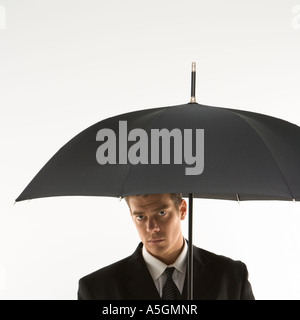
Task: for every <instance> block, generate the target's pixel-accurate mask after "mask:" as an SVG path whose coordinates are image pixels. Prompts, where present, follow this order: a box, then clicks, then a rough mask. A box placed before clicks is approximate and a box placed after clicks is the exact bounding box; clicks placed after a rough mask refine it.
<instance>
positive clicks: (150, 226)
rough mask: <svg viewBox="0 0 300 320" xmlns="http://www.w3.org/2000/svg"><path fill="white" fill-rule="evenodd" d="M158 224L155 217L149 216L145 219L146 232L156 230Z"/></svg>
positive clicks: (157, 229)
mask: <svg viewBox="0 0 300 320" xmlns="http://www.w3.org/2000/svg"><path fill="white" fill-rule="evenodd" d="M158 231H159V225H158V224H157V221H156V220H155V219H152V218H149V219H148V221H147V232H158Z"/></svg>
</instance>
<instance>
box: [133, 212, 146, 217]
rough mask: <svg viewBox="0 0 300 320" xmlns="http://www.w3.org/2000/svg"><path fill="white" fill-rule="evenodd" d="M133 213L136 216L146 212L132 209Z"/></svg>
mask: <svg viewBox="0 0 300 320" xmlns="http://www.w3.org/2000/svg"><path fill="white" fill-rule="evenodd" d="M131 213H132V214H133V215H135V216H139V215H142V214H144V212H142V211H132V212H131Z"/></svg>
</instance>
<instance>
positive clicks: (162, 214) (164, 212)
mask: <svg viewBox="0 0 300 320" xmlns="http://www.w3.org/2000/svg"><path fill="white" fill-rule="evenodd" d="M166 213H167V211H164V210H161V211H159V213H158V214H159V215H160V216H164V215H166Z"/></svg>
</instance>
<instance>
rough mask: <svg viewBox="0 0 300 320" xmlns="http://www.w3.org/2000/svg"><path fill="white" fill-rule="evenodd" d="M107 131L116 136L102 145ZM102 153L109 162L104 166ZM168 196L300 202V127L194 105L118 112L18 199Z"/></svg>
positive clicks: (63, 153) (54, 161)
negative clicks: (181, 194)
mask: <svg viewBox="0 0 300 320" xmlns="http://www.w3.org/2000/svg"><path fill="white" fill-rule="evenodd" d="M103 129H110V131H103ZM135 129H140V130H138V131H137V130H136V131H134V130H135ZM173 129H176V130H177V131H176V130H175V131H174V130H173ZM178 130H179V131H178ZM196 130H198V131H196ZM109 132H110V133H112V132H114V133H115V138H113V139H111V140H109V141H108V139H107V140H106V141H100V140H99V139H100V137H99V136H100V135H102V136H103V135H105V134H106V133H107V136H109ZM176 132H177V135H176ZM159 134H161V135H162V136H163V138H159ZM172 134H173V135H174V138H171V136H172ZM105 139H106V138H103V139H102V140H105ZM129 139H131V140H132V141H129ZM135 140H136V141H135ZM187 140H188V141H190V142H191V143H187ZM191 140H192V141H191ZM112 141H114V142H112ZM155 141H156V142H157V141H159V144H158V143H155ZM178 141H179V142H178ZM109 142H110V144H109ZM105 144H106V145H105ZM101 145H102V147H101ZM99 148H102V150H101V149H99ZM105 149H106V150H105ZM101 153H102V155H103V157H102V158H104V157H106V158H104V159H103V160H102V162H103V161H107V163H106V164H100V163H99V158H101V157H100V155H101ZM106 154H107V155H106ZM154 155H155V156H154ZM97 156H98V159H97ZM130 159H131V160H130ZM134 161H135V162H137V163H134ZM100 162H101V159H100ZM165 192H167V193H168V192H175V193H177V192H178V193H179V192H180V193H183V195H185V196H187V195H188V194H189V193H194V196H195V197H202V198H214V199H231V200H241V201H242V200H254V199H255V200H257V199H265V200H271V199H278V200H292V199H294V200H300V128H299V127H298V126H296V125H293V124H291V123H289V122H286V121H283V120H280V119H276V118H273V117H270V116H266V115H263V114H258V113H253V112H246V111H241V110H234V109H228V108H220V107H211V106H205V105H200V104H197V103H189V104H184V105H178V106H172V107H162V108H152V109H147V110H141V111H136V112H130V113H126V114H121V115H118V116H115V117H112V118H109V119H106V120H103V121H100V122H98V123H96V124H94V125H92V126H91V127H89V128H87V129H86V130H84V131H82V132H81V133H79V134H78V135H77V136H75V137H74V138H73V139H72V140H71V141H69V142H68V143H67V144H66V145H65V146H63V147H62V148H61V149H60V150H59V151H58V152H57V153H56V154H55V155H54V156H53V157H52V158H51V159H50V160H49V162H48V163H47V164H46V165H45V166H44V167H43V168H42V169H41V170H40V172H39V173H38V174H37V175H36V176H35V177H34V179H33V180H32V181H31V182H30V183H29V185H28V186H27V187H26V188H25V190H24V191H23V192H22V193H21V194H20V196H19V197H18V198H17V199H16V201H21V200H25V199H33V198H41V197H51V196H71V195H72V196H73V195H87V196H112V197H123V196H126V195H133V194H143V193H145V194H149V193H165Z"/></svg>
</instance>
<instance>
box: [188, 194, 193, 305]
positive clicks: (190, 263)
mask: <svg viewBox="0 0 300 320" xmlns="http://www.w3.org/2000/svg"><path fill="white" fill-rule="evenodd" d="M193 197H194V195H193V193H189V221H188V222H189V244H188V263H187V267H188V268H187V280H188V282H187V291H188V292H187V299H188V300H193Z"/></svg>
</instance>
